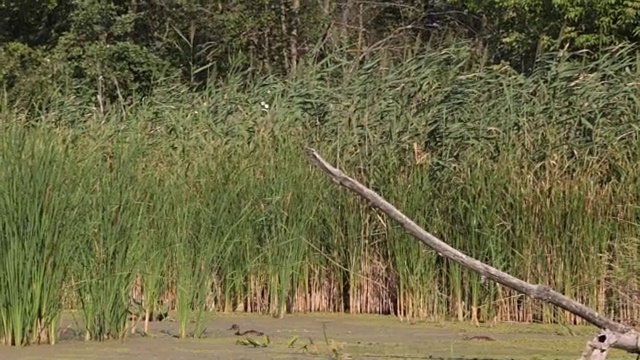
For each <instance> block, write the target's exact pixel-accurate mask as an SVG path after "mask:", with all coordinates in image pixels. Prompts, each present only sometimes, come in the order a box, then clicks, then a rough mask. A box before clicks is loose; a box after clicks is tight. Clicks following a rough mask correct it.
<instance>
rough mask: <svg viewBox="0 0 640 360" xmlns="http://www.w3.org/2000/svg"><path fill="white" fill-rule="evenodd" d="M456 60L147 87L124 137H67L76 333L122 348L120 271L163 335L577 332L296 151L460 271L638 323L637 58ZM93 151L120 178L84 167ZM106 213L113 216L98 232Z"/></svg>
mask: <svg viewBox="0 0 640 360" xmlns="http://www.w3.org/2000/svg"><path fill="white" fill-rule="evenodd" d="M471 52H472V51H471V50H470V49H469V47H468V46H467V45H466V44H454V45H452V46H451V47H450V48H447V49H431V50H430V51H427V52H425V53H424V54H422V55H420V56H418V57H416V58H412V59H406V61H405V62H404V63H399V64H396V65H394V66H393V67H387V66H385V65H382V62H380V61H379V60H380V59H379V58H378V59H376V58H373V59H371V60H370V61H369V62H367V63H365V64H363V65H362V66H360V67H359V68H358V69H357V70H353V69H352V68H351V67H350V66H349V64H348V63H346V62H344V61H343V60H344V59H341V58H339V57H329V58H327V59H326V60H324V61H323V62H322V63H319V64H303V65H302V66H301V69H304V70H305V71H301V72H300V74H298V75H297V77H294V78H291V79H288V80H286V81H284V80H283V81H281V80H278V79H276V78H272V77H269V78H263V79H257V80H255V79H254V80H255V81H252V82H246V83H243V82H242V79H241V78H240V77H238V78H233V79H231V80H229V82H228V83H221V84H218V86H217V87H215V88H211V89H208V90H207V91H205V92H203V93H198V94H192V93H189V92H187V91H184V92H180V91H173V92H170V91H166V90H163V89H158V92H157V94H156V95H155V97H154V98H153V99H151V100H149V101H147V102H142V103H139V104H136V105H135V106H132V107H131V109H128V111H127V115H126V116H127V118H126V119H119V120H126V122H122V121H120V122H119V121H113V122H110V123H106V124H104V125H96V124H87V125H85V126H84V127H83V130H82V131H83V133H82V134H80V135H77V136H79V137H81V138H82V139H83V140H82V141H83V145H82V146H80V145H77V146H76V147H74V148H72V149H70V150H68V151H70V152H71V153H72V154H71V155H72V156H71V157H72V158H74V159H78V161H79V162H78V163H79V165H74V166H76V168H77V169H79V171H80V173H81V174H82V176H78V172H67V173H64V174H62V175H61V176H62V178H64V179H65V181H69V182H74V181H76V182H80V183H81V186H79V187H78V193H79V194H82V196H81V197H78V199H81V200H82V204H83V205H82V206H80V208H79V209H81V210H79V211H80V213H81V214H83V216H82V217H79V218H78V219H79V220H78V221H77V224H76V225H74V227H72V228H71V230H72V235H70V239H72V240H71V243H72V244H73V245H74V246H75V247H77V248H78V249H81V251H78V252H77V253H78V254H80V255H81V256H80V259H81V260H82V261H80V262H78V263H77V264H76V263H74V265H73V273H72V275H73V279H74V282H71V281H69V282H70V283H72V284H73V283H75V282H76V281H79V282H78V285H77V287H76V288H77V291H78V294H79V295H80V298H81V299H84V301H85V303H84V305H83V307H85V308H86V309H85V310H84V311H85V313H87V318H89V319H92V321H90V322H91V323H94V324H96V325H91V326H93V328H91V329H90V333H91V334H94V333H98V332H102V333H109V334H112V335H110V336H116V337H117V336H119V335H118V334H122V331H123V329H124V328H123V325H122V324H123V319H124V317H123V315H122V314H123V313H124V312H123V309H124V308H125V305H126V304H125V302H126V301H125V300H128V298H127V297H128V296H129V295H128V293H129V292H130V290H131V286H132V285H131V283H133V281H134V275H135V274H140V276H141V279H142V293H143V297H144V300H145V302H146V303H147V304H149V305H148V307H147V310H148V309H149V307H150V306H153V305H152V304H154V303H155V302H156V300H159V299H164V300H166V302H167V303H170V304H171V305H172V306H173V305H175V306H177V309H178V311H179V317H180V321H181V334H182V335H183V336H186V334H187V333H188V329H187V320H188V319H189V317H191V316H195V317H196V318H199V319H203V318H204V311H205V310H218V311H231V310H236V309H239V310H244V311H254V312H262V313H271V314H272V315H275V316H282V314H284V313H285V312H289V311H294V312H295V311H347V310H348V311H350V312H354V313H357V312H377V313H386V312H390V311H391V312H393V313H396V314H398V315H401V316H403V317H410V318H450V317H452V318H457V319H463V320H465V319H472V320H474V321H475V320H477V321H488V320H492V319H497V320H510V321H513V320H515V321H542V322H552V321H563V322H579V320H578V319H574V318H572V317H571V316H568V315H566V314H563V313H560V312H557V311H553V309H551V308H548V307H546V306H544V305H543V304H540V303H539V302H536V301H532V300H530V299H524V298H522V297H521V296H519V295H518V294H515V293H513V292H512V291H510V290H509V289H505V288H503V287H500V286H496V285H494V284H486V283H485V282H483V279H481V278H480V277H478V276H476V275H475V274H471V273H469V272H467V271H466V270H464V269H461V268H459V267H458V266H456V265H454V264H451V263H450V262H448V261H446V260H444V259H442V258H441V257H439V256H437V254H434V253H433V252H431V251H430V250H429V249H427V248H425V247H424V246H422V245H420V244H417V243H416V242H415V241H414V240H413V239H411V238H410V237H409V236H408V235H406V234H404V233H403V232H402V230H401V229H400V228H398V227H397V226H396V225H395V224H393V223H390V222H389V221H388V219H386V217H385V216H383V215H382V214H380V213H379V212H377V211H375V210H374V209H372V208H371V207H370V206H368V204H366V203H364V202H362V201H361V200H360V199H358V198H356V197H354V196H353V195H352V194H350V193H348V192H346V191H345V190H343V189H339V188H337V187H335V185H333V184H331V183H330V182H329V181H327V179H324V178H323V176H322V174H319V173H318V172H317V170H315V169H313V168H312V167H311V166H310V165H309V164H308V163H307V160H306V159H305V157H304V151H303V149H304V146H309V145H310V146H314V147H315V148H317V149H318V150H319V151H321V153H323V155H325V157H326V158H328V159H330V160H331V161H332V163H334V164H336V165H338V166H339V167H340V168H342V169H344V170H345V171H346V172H347V173H349V174H351V175H354V176H355V177H356V178H358V179H359V180H361V181H362V182H363V183H365V184H366V185H369V186H371V187H372V188H373V189H374V190H376V191H378V192H380V193H381V194H382V195H383V196H385V197H387V198H388V199H389V200H390V201H392V202H393V203H394V204H397V205H398V207H399V208H401V209H402V210H403V211H405V212H406V214H407V215H408V216H410V217H412V218H414V219H415V220H416V221H417V222H418V223H419V224H421V225H423V226H424V227H425V228H426V229H428V230H430V231H433V232H434V233H435V234H436V235H438V236H440V237H442V238H443V239H444V240H445V241H448V242H450V243H451V244H453V245H454V246H457V247H459V248H461V249H462V250H463V251H465V252H466V253H468V254H470V255H472V256H475V257H478V258H480V259H482V260H484V261H487V262H489V263H491V264H492V265H494V266H497V267H499V268H502V269H504V270H506V271H508V272H510V273H512V274H513V275H515V276H519V277H521V278H523V279H525V280H527V281H530V282H533V283H544V284H548V285H550V286H552V287H554V288H556V289H559V290H561V291H563V292H565V293H567V294H568V295H570V296H572V297H575V298H577V299H580V300H581V301H584V302H586V303H587V304H589V305H590V306H594V307H596V308H598V309H601V311H604V312H607V313H611V314H612V315H613V316H615V317H620V318H630V317H632V316H633V315H634V314H636V313H637V312H638V311H639V310H640V308H638V307H637V306H636V305H634V304H633V303H632V302H630V303H628V304H625V305H620V304H619V301H620V299H621V298H622V297H623V295H625V296H628V297H629V298H632V297H633V293H634V291H635V290H636V289H637V284H636V283H634V282H633V281H629V280H628V279H625V276H624V274H627V273H635V268H634V267H633V266H632V264H633V259H635V258H636V255H635V254H636V251H635V250H634V249H635V248H634V246H635V245H634V244H635V242H634V241H633V239H635V238H636V237H637V236H636V231H637V225H635V224H636V223H637V220H636V219H637V206H636V205H637V204H636V202H637V196H635V195H634V194H635V193H636V192H637V191H636V190H637V189H638V183H640V182H638V180H637V179H638V178H639V174H638V173H637V171H636V170H635V167H634V166H633V164H634V163H635V162H637V160H638V159H639V155H640V152H638V150H639V149H640V147H638V141H637V130H635V127H634V121H635V118H636V114H637V113H638V104H640V102H638V101H637V99H638V96H637V94H638V91H637V89H636V88H635V87H634V86H631V85H629V83H632V82H633V81H635V80H637V79H636V77H637V74H636V70H635V69H636V64H635V63H634V61H635V60H632V58H631V57H630V56H629V53H628V52H625V50H619V51H617V52H612V54H613V55H612V56H611V57H609V58H604V59H601V60H598V61H597V62H594V63H589V64H580V63H576V62H569V61H566V60H565V59H562V58H558V57H555V58H553V59H551V58H546V57H545V58H542V59H541V61H540V65H539V67H538V69H537V70H536V71H534V72H533V74H531V75H529V76H524V75H519V74H515V73H513V72H511V71H510V70H509V69H506V68H504V67H501V66H494V67H488V66H486V64H481V63H477V62H474V61H472V60H470V59H471V58H470V56H469V55H470V53H471ZM558 59H559V60H558ZM630 59H631V60H630ZM625 69H631V70H629V71H627V70H625ZM352 70H353V71H352ZM629 74H631V75H629ZM261 102H265V103H267V104H268V105H269V107H268V108H267V107H266V106H264V105H263V104H261ZM612 103H613V105H612ZM71 107H73V106H71ZM76 113H77V112H74V111H70V112H68V114H69V115H68V117H72V116H75V115H73V114H76ZM106 116H107V118H108V117H109V116H112V115H111V114H110V113H108V114H106ZM118 116H122V115H118ZM70 123H73V121H71V122H70ZM123 124H124V125H123ZM105 129H106V130H105ZM123 129H124V130H123ZM25 131H26V130H25ZM70 131H71V130H70V129H63V130H60V133H59V134H58V135H51V134H49V135H51V136H52V137H60V136H64V134H67V133H68V132H70ZM108 131H111V132H112V133H111V135H110V136H111V137H108V136H106V135H105V132H108ZM60 134H63V135H60ZM25 136H27V137H30V138H31V139H32V141H36V140H37V139H38V137H39V136H40V134H39V133H32V132H30V131H26V132H25ZM134 143H135V144H136V145H137V148H136V147H133V145H132V144H134ZM114 144H115V145H114ZM109 146H114V149H116V150H117V151H115V152H114V153H115V154H120V155H118V156H119V157H116V158H117V159H120V161H122V163H121V164H120V165H118V166H120V168H119V169H120V170H119V171H118V172H110V171H109V169H108V163H107V162H106V160H105V159H103V158H102V157H103V156H104V154H106V153H107V151H106V149H107V148H108V147H109ZM134 148H135V149H137V150H135V151H134V150H133V149H134ZM118 149H119V150H118ZM138 151H139V152H138ZM81 155H82V156H81ZM83 156H86V158H85V159H84V160H81V159H82V157H83ZM98 183H99V184H101V185H102V184H106V185H102V187H100V188H98V187H95V184H98ZM78 196H80V195H78ZM78 201H80V200H78ZM118 204H124V205H126V206H124V205H123V208H125V209H126V211H128V216H127V219H126V220H125V222H124V223H118V224H120V225H117V226H114V223H113V217H114V214H115V213H116V212H114V209H116V208H117V205H118ZM93 229H97V231H96V230H93ZM91 230H93V231H94V232H92V231H91ZM96 234H100V235H101V236H98V235H96ZM96 239H101V240H100V241H102V242H98V243H99V244H102V245H100V246H97V247H96V246H95V245H91V246H90V244H93V243H95V242H96V241H97V240H96ZM117 239H119V240H120V241H121V242H118V241H117ZM124 239H127V240H126V241H125V240H124ZM96 249H99V250H96ZM123 249H126V250H123ZM620 249H625V250H624V252H626V253H627V254H624V253H621V250H620ZM107 250H109V251H112V252H113V256H112V258H114V259H117V261H114V262H113V264H111V263H106V262H105V261H104V260H100V259H101V256H100V254H101V253H103V252H106V251H107ZM95 259H98V260H95ZM155 259H160V260H159V261H158V262H156V260H155ZM585 268H586V269H587V270H585V271H582V269H585ZM98 275H99V276H98ZM106 279H111V280H106ZM594 280H596V281H594ZM116 288H117V289H116ZM118 289H119V290H118ZM612 293H615V294H617V295H615V296H614V295H610V294H612ZM92 294H93V295H92ZM108 294H111V296H112V298H111V299H110V298H109V297H108V296H107V295H108ZM98 295H101V296H98ZM98 298H99V299H98ZM109 299H110V300H109ZM102 302H104V304H103V303H102ZM109 304H110V305H109ZM103 307H105V308H108V307H110V308H111V309H112V310H108V311H107V310H105V311H107V313H104V312H102V313H100V311H103V310H99V308H103ZM105 318H111V319H112V320H110V321H109V322H105V320H102V319H105ZM98 323H100V325H99V326H98V325H97V324H98ZM198 324H200V323H198ZM103 328H105V329H106V328H109V329H110V330H108V331H107V330H100V329H103ZM203 331H204V328H203V327H200V326H199V325H198V326H196V329H195V332H196V333H202V332H203ZM91 337H95V336H93V335H92V336H91ZM98 338H99V337H98Z"/></svg>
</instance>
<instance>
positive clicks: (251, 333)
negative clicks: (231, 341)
mask: <svg viewBox="0 0 640 360" xmlns="http://www.w3.org/2000/svg"><path fill="white" fill-rule="evenodd" d="M229 330H235V331H236V332H235V334H234V335H236V336H243V335H256V336H262V335H264V333H263V332H261V331H257V330H247V331H242V332H240V326H238V324H233V325H231V327H230V328H229Z"/></svg>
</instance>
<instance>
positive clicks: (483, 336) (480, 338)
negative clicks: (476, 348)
mask: <svg viewBox="0 0 640 360" xmlns="http://www.w3.org/2000/svg"><path fill="white" fill-rule="evenodd" d="M462 340H484V341H496V339H494V338H492V337H491V336H486V335H475V336H468V335H464V336H463V337H462Z"/></svg>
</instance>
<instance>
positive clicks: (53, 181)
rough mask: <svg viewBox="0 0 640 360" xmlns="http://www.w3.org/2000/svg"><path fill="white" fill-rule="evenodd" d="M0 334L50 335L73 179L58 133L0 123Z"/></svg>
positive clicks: (73, 207) (26, 338)
mask: <svg viewBox="0 0 640 360" xmlns="http://www.w3.org/2000/svg"><path fill="white" fill-rule="evenodd" d="M0 126H1V127H2V132H3V136H2V140H0V169H1V170H0V214H2V216H0V288H2V291H1V292H0V340H2V342H3V343H4V344H7V345H18V346H22V345H28V344H33V343H40V342H46V343H51V344H54V343H56V341H57V333H58V329H57V326H58V323H59V320H60V313H61V307H62V303H61V300H62V289H63V287H64V286H65V285H67V284H66V283H65V282H66V280H67V279H68V278H67V275H68V273H69V267H70V262H71V261H72V259H71V258H70V256H69V253H70V251H71V249H72V245H73V243H72V242H71V241H70V236H71V233H70V232H69V228H70V227H71V226H73V222H74V221H75V219H76V217H77V216H78V211H77V206H78V205H79V204H80V201H79V198H80V194H79V192H78V191H77V188H76V185H77V183H78V181H77V180H78V179H75V178H69V177H67V174H69V173H73V172H74V170H75V167H74V166H73V164H72V163H71V162H69V161H68V160H67V156H68V154H69V152H68V148H67V146H66V145H65V144H64V138H60V137H57V136H55V135H54V134H53V133H51V132H50V129H46V128H44V127H35V128H32V129H29V130H27V129H25V128H24V127H22V126H20V125H18V124H0Z"/></svg>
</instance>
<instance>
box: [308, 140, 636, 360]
mask: <svg viewBox="0 0 640 360" xmlns="http://www.w3.org/2000/svg"><path fill="white" fill-rule="evenodd" d="M307 154H308V156H309V158H310V160H311V162H312V163H313V164H314V165H316V166H317V167H318V168H320V170H322V171H323V172H324V173H325V174H327V175H328V176H329V178H331V180H332V181H333V182H334V183H336V184H338V185H340V186H343V187H345V188H347V189H349V190H351V191H352V192H354V193H356V194H357V195H359V196H360V197H362V198H364V199H366V200H368V201H369V202H370V203H371V204H372V205H373V206H375V207H377V208H378V209H380V210H381V211H382V212H384V213H385V214H387V215H388V216H389V217H390V218H392V219H393V220H395V221H396V222H398V223H399V224H400V225H401V226H402V227H403V228H404V230H405V231H406V232H408V233H409V234H411V235H413V237H415V238H416V239H418V240H420V241H421V242H422V243H424V244H425V245H427V246H429V247H430V248H432V249H434V250H435V251H436V252H437V253H438V254H439V255H440V256H444V257H446V258H448V259H450V260H452V261H455V262H456V263H458V264H460V265H462V266H464V267H466V268H467V269H471V270H473V271H475V272H477V273H478V274H480V275H481V276H485V277H486V278H488V279H491V280H493V281H495V282H497V283H499V284H501V285H504V286H507V287H509V288H511V289H513V290H516V291H518V292H520V293H523V294H525V295H528V296H530V297H532V298H534V299H539V300H543V301H545V302H547V303H551V304H553V305H556V306H558V307H560V308H562V309H564V310H567V311H569V312H571V313H572V314H575V315H577V316H580V317H581V318H583V319H585V320H586V321H588V322H590V323H591V324H593V325H595V326H597V327H598V328H599V329H601V331H600V333H599V334H598V335H597V336H595V337H594V338H593V339H592V340H591V341H589V342H588V343H587V346H586V348H585V351H584V352H583V354H582V356H581V359H587V358H590V359H591V360H603V359H605V358H606V357H607V354H608V350H609V348H617V349H621V350H625V351H627V352H629V353H635V354H640V349H639V344H640V337H639V335H640V334H639V333H638V332H636V331H635V330H634V329H632V328H631V327H629V326H626V325H623V324H621V323H618V322H615V321H613V320H611V319H608V318H606V317H604V316H602V315H600V314H598V313H597V312H595V311H593V310H592V309H590V308H589V307H587V306H585V305H584V304H581V303H579V302H577V301H575V300H572V299H570V298H568V297H566V296H564V295H562V294H560V293H558V292H556V291H554V290H552V289H550V288H549V287H547V286H545V285H533V284H529V283H527V282H526V281H523V280H520V279H518V278H516V277H514V276H511V275H509V274H507V273H504V272H502V271H500V270H498V269H496V268H494V267H492V266H490V265H487V264H485V263H483V262H481V261H478V260H476V259H474V258H472V257H470V256H467V255H465V254H463V253H462V252H460V251H458V250H457V249H455V248H453V247H451V246H449V245H448V244H447V243H445V242H443V241H442V240H440V239H438V238H437V237H435V236H433V235H431V234H430V233H428V232H427V231H425V230H424V229H422V228H421V227H420V226H418V225H417V224H416V223H414V222H413V221H412V220H411V219H409V218H408V217H407V216H406V215H404V214H403V213H401V212H400V211H399V210H398V209H396V208H395V207H394V206H393V205H391V204H390V203H389V202H387V201H386V200H385V199H384V198H382V197H381V196H380V195H378V194H377V193H375V192H374V191H373V190H371V189H369V188H367V187H365V186H364V185H362V184H360V183H359V182H358V181H356V180H354V179H352V178H350V177H349V176H347V175H346V174H345V173H343V172H342V171H340V170H339V169H337V168H334V167H333V166H331V165H330V164H329V163H327V162H326V161H325V160H324V159H323V158H322V157H321V156H320V155H319V154H318V153H317V152H316V151H315V150H314V149H311V148H308V149H307Z"/></svg>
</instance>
